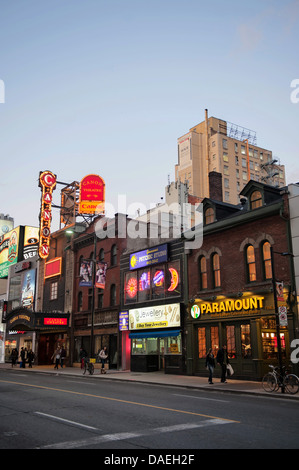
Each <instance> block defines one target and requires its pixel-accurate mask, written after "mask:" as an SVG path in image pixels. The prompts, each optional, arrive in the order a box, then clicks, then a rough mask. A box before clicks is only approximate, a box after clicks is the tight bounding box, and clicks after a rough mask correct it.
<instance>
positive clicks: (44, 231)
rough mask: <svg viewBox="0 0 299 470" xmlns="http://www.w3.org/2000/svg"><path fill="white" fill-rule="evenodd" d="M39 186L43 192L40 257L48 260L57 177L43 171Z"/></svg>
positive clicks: (40, 175)
mask: <svg viewBox="0 0 299 470" xmlns="http://www.w3.org/2000/svg"><path fill="white" fill-rule="evenodd" d="M39 186H40V188H41V190H42V197H41V210H40V229H39V256H40V258H43V259H46V258H48V256H49V251H50V235H51V220H52V192H53V191H54V189H55V188H56V175H54V174H53V173H52V172H51V171H48V170H47V171H41V172H40V174H39Z"/></svg>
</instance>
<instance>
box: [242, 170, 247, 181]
mask: <svg viewBox="0 0 299 470" xmlns="http://www.w3.org/2000/svg"><path fill="white" fill-rule="evenodd" d="M242 178H243V180H244V181H246V180H247V171H242Z"/></svg>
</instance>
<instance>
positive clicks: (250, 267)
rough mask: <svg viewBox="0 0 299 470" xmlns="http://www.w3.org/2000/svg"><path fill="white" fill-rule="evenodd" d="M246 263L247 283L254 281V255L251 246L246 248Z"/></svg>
mask: <svg viewBox="0 0 299 470" xmlns="http://www.w3.org/2000/svg"><path fill="white" fill-rule="evenodd" d="M246 263H247V280H248V282H253V281H256V267H255V254H254V248H253V246H252V245H249V246H248V247H247V248H246Z"/></svg>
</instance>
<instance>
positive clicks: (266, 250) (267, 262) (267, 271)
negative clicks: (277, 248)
mask: <svg viewBox="0 0 299 470" xmlns="http://www.w3.org/2000/svg"><path fill="white" fill-rule="evenodd" d="M262 253H263V268H264V279H272V263H271V245H270V243H269V242H267V241H266V242H264V243H263V245H262Z"/></svg>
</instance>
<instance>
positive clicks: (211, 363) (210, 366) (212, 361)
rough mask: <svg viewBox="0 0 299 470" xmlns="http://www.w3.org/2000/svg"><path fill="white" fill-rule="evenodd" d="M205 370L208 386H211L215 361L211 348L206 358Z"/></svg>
mask: <svg viewBox="0 0 299 470" xmlns="http://www.w3.org/2000/svg"><path fill="white" fill-rule="evenodd" d="M206 368H207V369H208V371H209V384H212V385H213V373H214V369H215V359H214V354H213V350H212V348H210V349H209V351H208V354H207V356H206Z"/></svg>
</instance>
